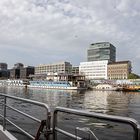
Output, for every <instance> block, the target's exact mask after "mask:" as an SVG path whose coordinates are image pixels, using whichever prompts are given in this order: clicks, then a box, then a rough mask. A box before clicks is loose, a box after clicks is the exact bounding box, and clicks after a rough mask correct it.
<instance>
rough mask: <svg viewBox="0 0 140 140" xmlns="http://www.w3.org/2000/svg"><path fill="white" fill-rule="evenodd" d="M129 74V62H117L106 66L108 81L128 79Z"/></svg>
mask: <svg viewBox="0 0 140 140" xmlns="http://www.w3.org/2000/svg"><path fill="white" fill-rule="evenodd" d="M130 73H131V62H130V61H118V62H113V63H109V64H108V79H128V75H129V74H130Z"/></svg>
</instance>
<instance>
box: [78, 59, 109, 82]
mask: <svg viewBox="0 0 140 140" xmlns="http://www.w3.org/2000/svg"><path fill="white" fill-rule="evenodd" d="M107 64H108V60H104V61H92V62H81V63H80V66H79V73H80V74H83V75H85V78H86V79H88V80H92V79H107Z"/></svg>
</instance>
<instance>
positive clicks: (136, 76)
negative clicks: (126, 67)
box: [128, 73, 140, 79]
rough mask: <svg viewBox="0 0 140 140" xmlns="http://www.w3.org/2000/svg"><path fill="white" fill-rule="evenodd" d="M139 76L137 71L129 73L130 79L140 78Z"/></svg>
mask: <svg viewBox="0 0 140 140" xmlns="http://www.w3.org/2000/svg"><path fill="white" fill-rule="evenodd" d="M139 78H140V76H139V75H137V74H135V73H130V74H129V75H128V79H139Z"/></svg>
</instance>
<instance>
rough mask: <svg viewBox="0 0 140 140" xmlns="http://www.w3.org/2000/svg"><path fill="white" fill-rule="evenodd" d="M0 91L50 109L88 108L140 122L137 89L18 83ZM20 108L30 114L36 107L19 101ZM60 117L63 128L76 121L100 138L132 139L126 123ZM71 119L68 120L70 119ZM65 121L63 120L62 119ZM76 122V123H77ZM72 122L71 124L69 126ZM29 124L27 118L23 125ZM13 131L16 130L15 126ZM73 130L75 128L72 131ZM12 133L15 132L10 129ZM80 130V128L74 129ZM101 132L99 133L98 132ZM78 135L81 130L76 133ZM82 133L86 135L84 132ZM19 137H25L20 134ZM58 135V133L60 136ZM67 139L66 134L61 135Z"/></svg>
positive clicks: (75, 124)
mask: <svg viewBox="0 0 140 140" xmlns="http://www.w3.org/2000/svg"><path fill="white" fill-rule="evenodd" d="M0 92H1V93H5V94H9V95H14V96H18V97H22V98H26V99H31V100H36V101H40V102H43V103H46V104H48V105H49V106H50V108H51V110H52V111H53V109H54V108H55V107H57V106H62V107H67V108H73V109H78V110H86V111H90V112H96V113H103V114H110V115H119V116H125V117H131V118H134V119H136V120H137V121H138V122H140V93H139V92H116V91H94V90H87V91H82V92H77V91H63V90H45V89H26V88H20V87H17V88H15V87H13V88H11V87H1V88H0ZM12 104H13V105H15V106H17V105H18V104H19V103H17V102H16V101H15V102H13V103H12ZM20 107H21V108H22V107H23V108H26V110H29V112H30V113H31V114H36V112H37V111H38V109H36V108H34V111H33V109H32V107H31V108H30V106H28V104H27V105H26V104H22V105H21V106H20ZM11 118H12V119H13V120H17V121H18V122H19V123H20V121H21V124H23V123H24V125H25V124H26V123H25V122H24V121H23V118H22V117H19V116H18V115H15V116H14V115H12V117H11ZM60 118H63V121H62V120H60V122H61V124H62V125H63V124H65V126H64V128H65V129H69V128H68V127H70V129H71V127H76V126H77V125H80V126H82V127H83V126H84V127H85V126H86V127H90V128H91V130H93V131H95V134H97V137H98V138H99V139H100V140H109V139H113V140H115V139H116V140H118V139H119V140H124V139H132V136H131V135H132V132H131V131H132V130H131V129H128V128H129V127H128V126H122V125H118V124H112V123H111V124H109V123H107V122H102V121H100V120H95V119H90V118H81V117H79V118H78V117H77V116H75V117H74V116H72V117H70V116H66V115H64V116H63V115H61V117H60ZM70 118H71V119H73V120H72V121H71V119H70ZM65 122H66V123H65ZM77 122H78V123H77ZM70 125H72V126H70ZM30 126H31V124H30V122H29V121H27V126H25V127H29V128H30ZM15 131H16V130H15ZM73 132H75V131H73ZM14 133H16V132H14ZM77 133H79V134H80V133H81V132H77ZM100 134H102V135H100ZM80 135H82V134H80ZM83 137H89V135H88V134H87V133H85V134H84V136H83ZM19 138H20V139H27V138H25V137H24V138H21V137H19ZM60 138H61V139H62V137H61V136H60ZM63 139H68V138H63Z"/></svg>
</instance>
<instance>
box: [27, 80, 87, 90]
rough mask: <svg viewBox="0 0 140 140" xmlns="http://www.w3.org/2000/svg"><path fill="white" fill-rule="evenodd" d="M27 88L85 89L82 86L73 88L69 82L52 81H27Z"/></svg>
mask: <svg viewBox="0 0 140 140" xmlns="http://www.w3.org/2000/svg"><path fill="white" fill-rule="evenodd" d="M27 87H29V88H46V89H64V90H80V89H86V88H85V87H83V86H80V85H77V86H73V85H72V83H71V82H69V81H52V80H50V81H49V80H32V81H29V85H27Z"/></svg>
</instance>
